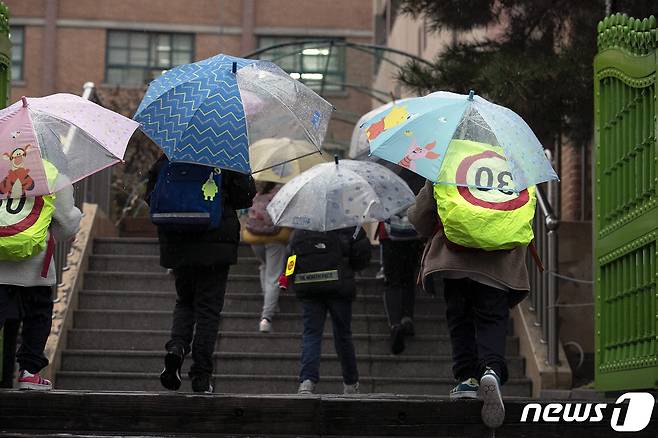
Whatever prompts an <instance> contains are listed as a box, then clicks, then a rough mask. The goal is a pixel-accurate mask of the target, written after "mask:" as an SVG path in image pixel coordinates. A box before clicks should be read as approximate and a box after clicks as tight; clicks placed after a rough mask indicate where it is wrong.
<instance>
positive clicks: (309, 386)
mask: <svg viewBox="0 0 658 438" xmlns="http://www.w3.org/2000/svg"><path fill="white" fill-rule="evenodd" d="M314 392H315V383H313V382H312V381H310V380H309V379H306V380H304V381H303V382H302V383H300V384H299V388H298V389H297V394H305V395H308V394H313V393H314Z"/></svg>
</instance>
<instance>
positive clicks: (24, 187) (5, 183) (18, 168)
mask: <svg viewBox="0 0 658 438" xmlns="http://www.w3.org/2000/svg"><path fill="white" fill-rule="evenodd" d="M20 134H21V133H20V132H19V131H16V132H12V134H11V136H12V138H13V139H16V138H17V137H18V136H19V135H20ZM31 147H32V145H31V144H27V145H25V147H17V148H15V149H14V150H13V151H12V152H11V154H8V153H7V152H5V153H3V154H2V159H3V160H7V161H9V162H10V168H9V171H8V172H7V175H6V176H5V177H4V179H3V180H2V182H0V194H3V195H6V194H9V196H11V197H12V198H21V197H23V196H25V195H26V192H27V191H29V190H32V189H33V188H34V180H33V179H32V177H31V176H30V169H27V168H25V157H26V156H27V152H28V150H29V149H30V148H31Z"/></svg>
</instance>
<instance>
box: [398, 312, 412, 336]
mask: <svg viewBox="0 0 658 438" xmlns="http://www.w3.org/2000/svg"><path fill="white" fill-rule="evenodd" d="M401 323H402V329H403V330H404V334H405V336H414V335H415V334H416V329H415V327H414V320H413V319H411V318H409V317H408V316H405V317H404V318H402V321H401Z"/></svg>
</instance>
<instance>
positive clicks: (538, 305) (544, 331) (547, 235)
mask: <svg viewBox="0 0 658 438" xmlns="http://www.w3.org/2000/svg"><path fill="white" fill-rule="evenodd" d="M545 152H546V156H547V157H548V159H549V160H550V159H551V154H550V151H545ZM545 184H546V186H547V189H548V194H547V193H546V192H545V190H544V187H542V186H540V185H538V186H537V187H536V189H537V191H536V196H537V206H538V208H537V212H536V214H535V218H534V221H533V228H534V233H535V246H536V248H537V252H538V254H539V255H540V258H541V259H542V260H543V263H544V265H545V270H544V271H543V272H539V270H538V269H537V267H536V265H535V264H534V263H533V261H532V260H531V259H530V258H529V259H528V270H529V272H530V304H529V310H530V311H531V312H534V313H535V323H534V324H535V326H537V327H539V328H541V339H540V342H541V343H542V344H545V345H546V358H547V360H546V363H547V365H549V366H557V365H560V363H559V342H560V337H559V326H558V324H559V321H558V307H557V278H556V276H555V274H557V271H558V244H557V243H558V242H557V240H558V236H557V230H558V227H559V225H560V219H559V218H558V216H557V215H556V214H555V212H554V210H553V207H552V205H551V202H550V198H551V195H552V194H554V193H556V190H558V186H557V182H556V181H549V182H547V183H545Z"/></svg>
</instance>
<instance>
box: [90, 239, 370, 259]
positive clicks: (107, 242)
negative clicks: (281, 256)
mask: <svg viewBox="0 0 658 438" xmlns="http://www.w3.org/2000/svg"><path fill="white" fill-rule="evenodd" d="M93 254H99V255H108V254H111V255H150V256H159V255H160V247H159V244H158V239H157V238H150V237H103V238H96V239H94V249H93ZM238 256H239V257H253V256H254V252H253V251H252V249H251V245H247V244H245V243H241V244H240V245H239V246H238ZM372 259H373V260H379V247H378V246H373V247H372Z"/></svg>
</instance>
